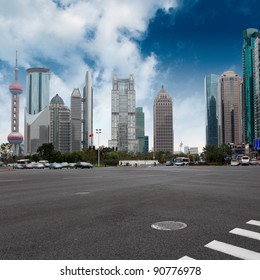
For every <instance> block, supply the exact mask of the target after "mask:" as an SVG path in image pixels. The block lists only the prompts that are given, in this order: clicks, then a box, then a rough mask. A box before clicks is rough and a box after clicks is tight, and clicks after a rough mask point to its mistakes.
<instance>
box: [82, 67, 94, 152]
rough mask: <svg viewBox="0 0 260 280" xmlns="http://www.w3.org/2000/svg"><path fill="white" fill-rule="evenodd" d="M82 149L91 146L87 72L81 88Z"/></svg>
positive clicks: (89, 81)
mask: <svg viewBox="0 0 260 280" xmlns="http://www.w3.org/2000/svg"><path fill="white" fill-rule="evenodd" d="M82 102H83V149H84V150H87V149H88V148H89V147H92V146H93V88H92V80H91V73H90V71H89V70H88V71H87V72H86V77H85V85H84V88H83V99H82Z"/></svg>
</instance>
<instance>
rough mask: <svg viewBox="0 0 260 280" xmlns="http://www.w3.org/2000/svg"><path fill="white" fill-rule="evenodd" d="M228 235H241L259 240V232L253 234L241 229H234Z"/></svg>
mask: <svg viewBox="0 0 260 280" xmlns="http://www.w3.org/2000/svg"><path fill="white" fill-rule="evenodd" d="M230 233H233V234H237V235H241V236H244V237H248V238H252V239H256V240H260V233H259V232H254V231H251V230H245V229H242V228H234V229H232V230H231V231H230Z"/></svg>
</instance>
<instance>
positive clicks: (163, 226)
mask: <svg viewBox="0 0 260 280" xmlns="http://www.w3.org/2000/svg"><path fill="white" fill-rule="evenodd" d="M151 227H152V228H154V229H158V230H179V229H183V228H186V227H187V225H186V224H185V223H182V222H176V221H164V222H158V223H154V224H152V225H151Z"/></svg>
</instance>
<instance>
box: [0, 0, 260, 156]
mask: <svg viewBox="0 0 260 280" xmlns="http://www.w3.org/2000/svg"><path fill="white" fill-rule="evenodd" d="M2 1H3V0H0V2H2ZM209 2H211V1H205V0H200V1H188V0H187V1H185V0H183V1H174V0H172V1H171V0H160V1H149V3H142V2H141V3H140V1H131V3H129V1H116V0H110V1H106V3H104V4H102V5H100V3H101V2H100V1H99V0H97V1H92V2H89V1H77V0H71V1H69V0H68V1H42V0H39V1H37V2H34V1H30V0H25V1H24V2H23V3H15V1H13V0H11V1H9V2H8V3H4V5H2V7H3V8H2V9H1V12H0V18H1V20H2V22H3V23H4V24H2V25H1V27H0V30H1V34H2V39H1V51H0V93H1V94H0V106H1V107H0V110H1V115H2V116H3V119H4V120H5V121H2V122H1V123H0V128H1V129H0V131H1V133H0V141H1V143H5V142H7V135H8V133H9V132H10V122H11V120H10V114H11V113H10V112H11V108H10V93H9V92H8V86H9V84H10V83H11V82H12V79H13V71H14V69H13V57H14V54H15V51H16V50H18V52H19V81H20V82H21V84H22V85H23V87H24V88H25V71H26V69H28V68H31V67H46V68H50V69H51V76H52V78H51V80H50V87H51V90H50V96H54V95H55V94H56V93H58V94H59V95H60V96H61V97H62V98H63V100H64V103H65V104H67V105H68V104H70V96H71V93H72V91H73V89H74V88H79V89H80V91H81V92H83V86H84V73H86V71H87V70H88V69H91V72H92V71H93V72H92V77H93V78H92V81H93V82H92V84H93V93H94V96H93V99H94V112H93V118H94V123H93V130H94V131H95V128H100V129H102V133H101V135H100V145H104V146H107V143H108V139H110V133H111V131H110V123H111V113H110V108H111V106H110V93H111V79H112V76H113V74H117V75H118V76H120V77H125V76H128V75H129V73H133V74H134V78H135V87H136V96H137V102H136V106H137V107H143V109H144V113H145V116H146V117H145V127H146V134H147V135H148V136H149V139H150V148H152V147H153V140H152V139H153V137H152V136H153V129H152V126H153V122H152V117H153V116H152V115H153V114H152V103H153V100H154V97H155V95H156V93H157V92H158V91H159V89H160V87H161V85H162V84H164V85H165V87H166V88H167V89H168V91H169V92H170V94H171V97H172V98H173V100H174V104H176V107H175V110H174V116H173V117H174V132H175V133H174V136H175V141H174V144H175V148H174V150H178V147H179V145H180V143H181V142H182V143H183V144H184V146H198V147H199V150H200V151H202V148H203V147H204V146H205V127H206V125H205V101H204V89H203V81H204V77H205V76H206V75H209V74H211V73H213V74H217V75H220V74H221V73H223V72H225V71H228V70H233V71H235V72H236V73H238V75H239V76H242V44H243V35H242V32H243V30H245V29H247V28H256V29H259V23H258V22H257V18H258V17H259V13H260V9H259V8H260V4H259V3H258V1H254V0H253V1H246V0H240V1H233V0H230V1H223V0H221V1H218V2H216V3H214V2H213V3H209ZM14 7H15V9H14ZM42 10H44V11H45V13H42ZM115 13H116V14H117V15H118V17H117V18H115V17H114V14H115ZM28 14H30V15H37V17H34V16H33V17H28ZM17 19H19V20H17ZM46 22H50V27H51V28H48V29H46ZM34 23H35V24H34ZM61 27H62V28H61ZM39 42H41V43H40V44H39ZM24 108H25V94H23V95H22V96H21V99H20V130H21V131H22V130H23V125H24V123H23V121H24V120H23V118H22V116H23V115H24V113H23V112H24ZM191 108H192V110H191ZM183 112H185V114H183ZM104 116H105V117H104ZM191 120H192V122H191ZM191 135H192V137H191ZM94 136H95V134H94ZM94 143H97V137H95V138H94Z"/></svg>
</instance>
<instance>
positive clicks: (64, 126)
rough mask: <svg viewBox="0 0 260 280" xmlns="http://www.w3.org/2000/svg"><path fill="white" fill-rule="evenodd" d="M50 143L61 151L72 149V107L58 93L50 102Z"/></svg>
mask: <svg viewBox="0 0 260 280" xmlns="http://www.w3.org/2000/svg"><path fill="white" fill-rule="evenodd" d="M49 142H50V143H52V144H53V146H54V149H55V150H56V151H60V152H63V153H64V152H70V151H71V116H70V109H69V108H68V107H66V106H65V105H64V102H63V99H62V98H61V97H60V96H59V95H58V94H56V95H55V96H54V97H53V98H52V99H51V102H50V141H49Z"/></svg>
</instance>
